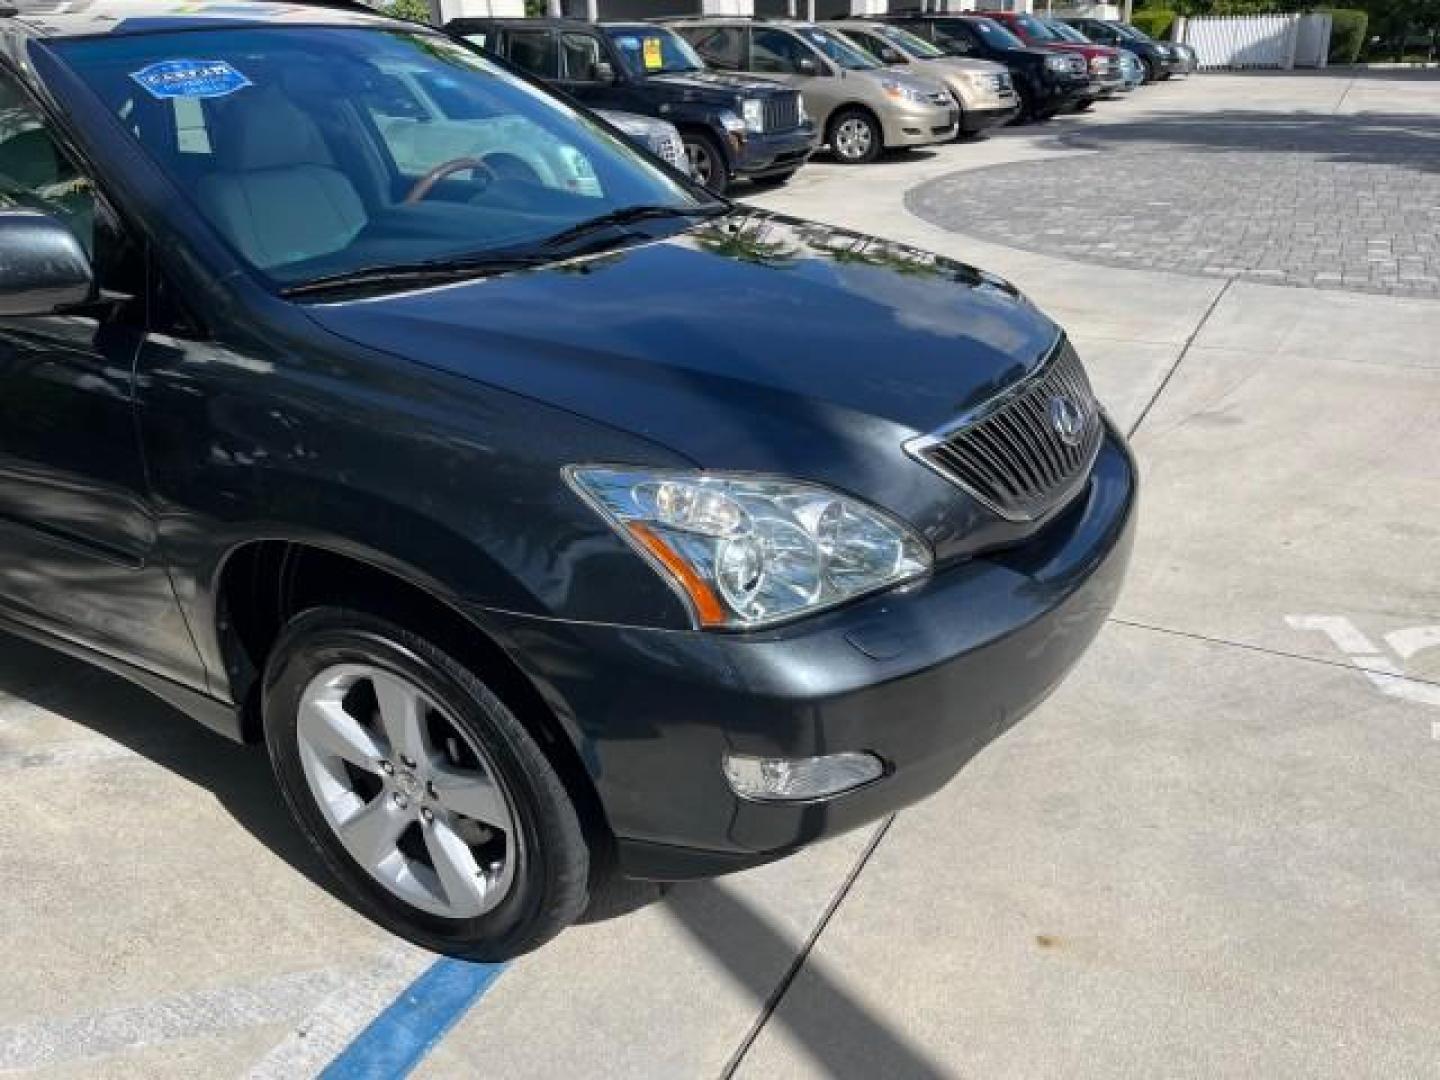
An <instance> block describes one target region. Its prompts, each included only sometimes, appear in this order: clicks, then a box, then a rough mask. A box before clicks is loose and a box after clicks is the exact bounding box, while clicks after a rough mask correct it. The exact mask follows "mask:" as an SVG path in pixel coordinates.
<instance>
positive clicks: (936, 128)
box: [880, 104, 960, 149]
mask: <svg viewBox="0 0 1440 1080" xmlns="http://www.w3.org/2000/svg"><path fill="white" fill-rule="evenodd" d="M880 124H881V126H882V127H883V128H884V130H885V147H886V149H894V148H896V147H902V146H930V145H931V144H933V143H939V142H946V141H947V140H949V139H953V138H954V137H955V135H956V133H957V132H958V131H959V129H960V108H959V106H958V105H950V106H945V105H914V104H910V105H906V106H903V107H901V106H894V107H892V108H889V109H886V110H884V112H883V113H882V114H881V117H880Z"/></svg>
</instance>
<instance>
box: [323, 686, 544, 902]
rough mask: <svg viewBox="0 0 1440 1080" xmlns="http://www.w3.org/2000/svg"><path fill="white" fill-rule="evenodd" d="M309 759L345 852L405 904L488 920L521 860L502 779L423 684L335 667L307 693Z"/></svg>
mask: <svg viewBox="0 0 1440 1080" xmlns="http://www.w3.org/2000/svg"><path fill="white" fill-rule="evenodd" d="M296 734H297V737H298V742H299V750H300V760H301V764H302V767H303V769H304V773H305V779H306V782H307V783H308V784H309V787H310V792H311V794H312V795H313V796H314V798H315V802H316V805H317V806H318V807H319V808H320V812H321V813H322V815H323V816H324V818H325V821H326V822H327V823H328V824H329V826H330V828H331V829H332V830H333V831H334V833H335V836H336V837H337V838H338V839H339V841H340V843H341V844H342V845H343V846H344V848H345V850H346V851H348V852H349V853H350V856H351V857H352V858H353V859H354V860H355V862H357V863H358V864H359V865H360V866H361V867H362V868H363V869H364V870H365V871H366V872H367V873H368V874H369V875H370V876H371V877H372V878H374V879H375V880H376V881H378V882H379V883H380V884H381V885H382V886H384V887H385V888H386V889H387V890H389V891H390V892H391V893H392V894H393V895H394V896H395V897H397V898H398V899H400V900H402V901H404V902H405V903H407V904H411V905H413V906H414V907H417V908H420V909H421V910H423V911H426V912H429V913H431V914H434V915H440V916H444V917H446V918H452V919H469V918H474V917H476V916H479V915H484V914H486V913H487V912H489V911H492V910H494V908H495V907H496V906H497V905H498V904H499V903H500V902H501V901H502V900H503V899H504V898H505V897H506V896H507V895H508V894H509V892H510V889H511V886H512V884H513V883H514V880H515V874H516V863H517V861H518V859H519V858H520V857H521V855H522V846H521V840H520V832H519V829H518V827H517V822H516V814H515V810H514V802H513V800H512V799H511V797H510V794H509V792H508V791H507V790H506V788H505V785H504V783H503V781H502V780H501V779H500V776H499V773H498V771H497V770H496V769H495V768H494V766H493V764H492V762H491V761H490V759H489V758H488V757H487V755H486V754H485V753H484V752H483V751H482V750H481V749H480V748H479V747H478V746H477V745H476V744H475V742H474V741H473V740H472V739H471V738H470V736H468V735H467V734H466V733H465V731H464V730H463V729H462V728H461V726H460V725H459V724H458V723H456V721H455V719H454V717H453V716H451V715H450V714H449V713H448V712H447V711H446V710H445V709H444V708H442V707H441V706H440V705H439V704H437V703H436V702H435V701H434V700H433V699H432V698H431V697H430V696H429V695H427V694H426V693H425V691H424V690H422V689H421V688H420V687H419V686H417V685H416V684H415V683H413V682H411V681H410V680H408V679H405V678H403V677H401V676H399V675H396V674H394V673H393V672H390V671H386V670H384V669H382V668H380V667H376V666H373V665H370V664H356V663H349V664H336V665H334V666H331V667H328V668H326V669H324V670H323V671H321V672H320V673H319V674H318V675H316V676H315V677H314V678H313V679H311V681H310V682H309V684H308V685H307V686H306V687H305V690H304V693H303V694H302V695H301V699H300V705H299V715H298V717H297V723H296Z"/></svg>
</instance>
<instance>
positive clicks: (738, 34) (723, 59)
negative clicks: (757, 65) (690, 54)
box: [680, 26, 745, 71]
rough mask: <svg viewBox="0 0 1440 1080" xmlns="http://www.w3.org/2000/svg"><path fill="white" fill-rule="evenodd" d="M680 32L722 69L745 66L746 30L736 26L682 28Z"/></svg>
mask: <svg viewBox="0 0 1440 1080" xmlns="http://www.w3.org/2000/svg"><path fill="white" fill-rule="evenodd" d="M680 33H681V34H682V35H683V36H684V37H686V38H688V39H689V41H690V44H691V45H693V46H695V51H696V52H698V53H699V54H700V55H701V56H703V57H704V58H705V62H706V63H707V64H709V65H710V66H711V67H713V68H718V69H719V70H721V71H743V70H744V68H745V32H744V31H743V30H741V29H739V28H738V27H734V26H698V27H694V28H693V29H689V28H682V29H681V31H680Z"/></svg>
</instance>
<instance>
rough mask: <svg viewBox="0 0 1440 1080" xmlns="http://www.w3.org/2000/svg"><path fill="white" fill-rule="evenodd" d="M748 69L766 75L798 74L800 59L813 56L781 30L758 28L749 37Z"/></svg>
mask: <svg viewBox="0 0 1440 1080" xmlns="http://www.w3.org/2000/svg"><path fill="white" fill-rule="evenodd" d="M750 57H751V59H750V70H751V71H760V72H764V73H765V74H767V75H798V74H800V61H801V60H803V59H811V60H813V59H814V57H813V55H812V54H811V52H810V50H809V49H807V48H806V47H805V46H804V45H802V44H801V43H800V42H798V41H796V40H795V39H794V38H793V37H791V36H790V35H789V34H787V33H785V31H783V30H771V29H758V30H756V31H755V32H754V33H753V34H752V35H751V38H750Z"/></svg>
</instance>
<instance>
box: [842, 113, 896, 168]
mask: <svg viewBox="0 0 1440 1080" xmlns="http://www.w3.org/2000/svg"><path fill="white" fill-rule="evenodd" d="M829 141H830V149H831V150H833V151H834V153H835V156H836V157H837V158H839V159H840V160H841V161H842V162H844V163H845V164H846V165H864V164H865V163H867V162H870V161H874V160H875V159H876V158H878V157H879V156H880V152H881V151H882V150H884V149H885V133H884V132H883V131H881V129H880V124H879V122H878V121H877V120H876V119H875V117H873V116H871V115H870V114H869V113H866V112H862V111H860V110H859V109H846V110H844V111H843V112H840V113H838V114H837V115H836V116H835V118H834V119H833V120H831V121H830V140H829Z"/></svg>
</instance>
